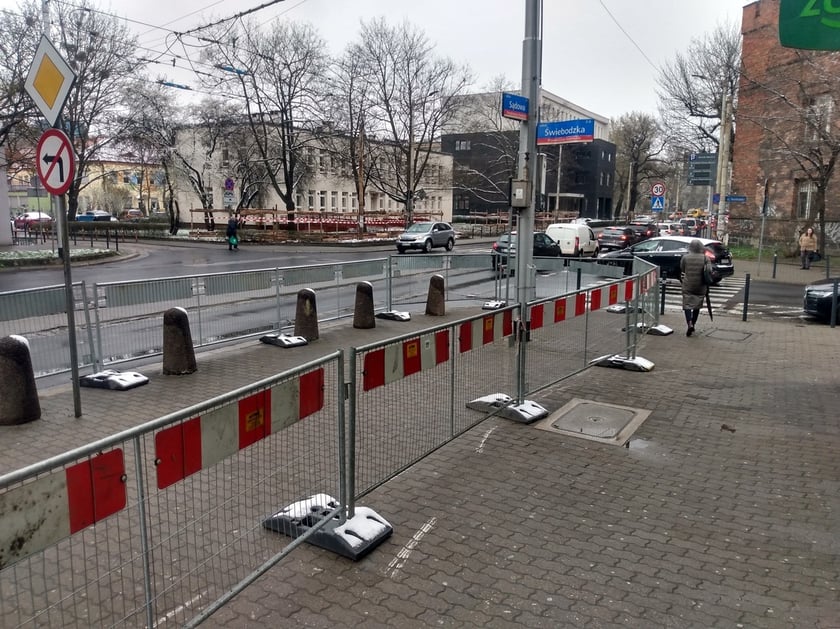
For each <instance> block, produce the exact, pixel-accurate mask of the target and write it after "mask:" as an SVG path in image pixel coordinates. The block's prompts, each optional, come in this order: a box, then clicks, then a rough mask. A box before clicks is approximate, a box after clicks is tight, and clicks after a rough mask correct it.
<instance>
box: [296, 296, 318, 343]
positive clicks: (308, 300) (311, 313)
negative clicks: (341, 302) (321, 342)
mask: <svg viewBox="0 0 840 629" xmlns="http://www.w3.org/2000/svg"><path fill="white" fill-rule="evenodd" d="M295 336H302V337H303V338H305V339H306V340H307V341H310V342H311V341H315V340H317V339H318V308H317V306H316V304H315V291H314V290H312V289H311V288H302V289H301V290H299V291H298V294H297V308H296V309H295Z"/></svg>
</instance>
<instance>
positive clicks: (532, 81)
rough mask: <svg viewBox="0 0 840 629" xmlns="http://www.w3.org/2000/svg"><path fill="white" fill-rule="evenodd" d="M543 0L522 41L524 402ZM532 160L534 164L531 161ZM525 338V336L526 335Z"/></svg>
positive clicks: (520, 390)
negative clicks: (526, 193) (525, 101)
mask: <svg viewBox="0 0 840 629" xmlns="http://www.w3.org/2000/svg"><path fill="white" fill-rule="evenodd" d="M541 9H542V0H527V2H526V5H525V38H524V39H523V41H522V94H523V95H527V97H528V103H529V106H528V110H529V114H528V119H527V120H525V121H523V122H522V123H520V127H519V162H518V168H517V175H518V178H519V179H520V180H527V181H528V182H529V188H530V193H529V200H528V201H529V202H528V207H524V208H522V209H521V210H520V213H519V220H518V221H517V244H516V259H517V264H516V274H517V280H516V285H517V296H518V301H519V313H520V317H521V320H522V328H524V334H523V335H520V343H519V363H518V377H517V401H518V402H520V403H521V402H522V401H523V399H524V395H525V365H526V361H525V356H526V349H525V348H526V345H527V339H528V337H529V332H530V327H531V322H530V319H529V317H530V312H529V310H528V301H529V300H530V299H531V297H532V295H533V294H534V293H535V289H536V287H535V280H536V277H535V274H532V270H533V267H534V264H533V257H534V256H533V254H534V208H535V207H536V203H535V199H536V194H537V185H536V174H537V168H536V155H537V123H538V122H539V108H540V84H541V76H540V75H541V71H542V67H541V65H542V40H541V39H540V31H541V23H542V11H541ZM532 162H533V163H532ZM523 337H524V338H523Z"/></svg>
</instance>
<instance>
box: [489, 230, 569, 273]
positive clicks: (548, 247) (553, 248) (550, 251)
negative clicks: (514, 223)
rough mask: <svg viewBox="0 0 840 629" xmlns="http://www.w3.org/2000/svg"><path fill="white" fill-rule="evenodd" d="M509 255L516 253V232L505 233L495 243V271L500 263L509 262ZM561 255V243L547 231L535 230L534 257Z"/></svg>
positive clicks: (491, 254) (492, 261) (492, 257)
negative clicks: (553, 238)
mask: <svg viewBox="0 0 840 629" xmlns="http://www.w3.org/2000/svg"><path fill="white" fill-rule="evenodd" d="M508 255H511V256H515V255H516V232H512V233H505V234H502V235H501V236H499V239H498V240H497V241H496V242H494V243H493V250H492V251H491V252H490V260H491V264H492V266H493V270H494V271H495V270H496V269H497V268H498V267H499V265H500V264H502V265H505V264H507V263H508ZM560 255H561V250H560V245H559V244H557V243H556V242H555V241H554V240H552V238H551V237H550V236H548V235H547V234H546V233H545V232H534V257H535V258H556V257H558V256H560Z"/></svg>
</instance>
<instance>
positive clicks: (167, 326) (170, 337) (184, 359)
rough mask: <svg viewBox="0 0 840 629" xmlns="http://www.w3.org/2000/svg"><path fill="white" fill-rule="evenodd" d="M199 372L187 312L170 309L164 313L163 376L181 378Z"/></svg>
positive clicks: (180, 309) (181, 309) (179, 309)
mask: <svg viewBox="0 0 840 629" xmlns="http://www.w3.org/2000/svg"><path fill="white" fill-rule="evenodd" d="M197 370H198V365H196V362H195V348H194V347H193V342H192V334H190V320H189V318H188V317H187V311H186V310H184V309H183V308H170V309H169V310H167V311H166V312H164V313H163V374H164V375H166V376H180V375H183V374H188V373H194V372H195V371H197Z"/></svg>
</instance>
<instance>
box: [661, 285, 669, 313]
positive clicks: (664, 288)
mask: <svg viewBox="0 0 840 629" xmlns="http://www.w3.org/2000/svg"><path fill="white" fill-rule="evenodd" d="M659 285H660V286H661V289H662V290H661V293H662V296H661V297H660V299H659V314H665V291H666V288H667V286H668V283H667V282H666V281H665V280H659Z"/></svg>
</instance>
